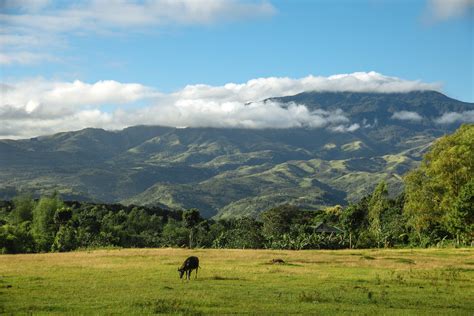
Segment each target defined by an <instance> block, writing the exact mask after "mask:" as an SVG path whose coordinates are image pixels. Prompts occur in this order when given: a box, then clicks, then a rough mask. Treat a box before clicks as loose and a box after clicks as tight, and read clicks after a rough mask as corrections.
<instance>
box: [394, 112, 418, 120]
mask: <svg viewBox="0 0 474 316" xmlns="http://www.w3.org/2000/svg"><path fill="white" fill-rule="evenodd" d="M392 119H395V120H402V121H413V122H419V121H421V120H423V117H422V116H421V115H420V114H418V113H416V112H412V111H399V112H395V113H393V115H392Z"/></svg>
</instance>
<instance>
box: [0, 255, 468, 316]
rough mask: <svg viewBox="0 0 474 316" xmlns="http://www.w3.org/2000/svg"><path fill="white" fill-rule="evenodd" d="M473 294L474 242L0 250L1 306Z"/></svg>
mask: <svg viewBox="0 0 474 316" xmlns="http://www.w3.org/2000/svg"><path fill="white" fill-rule="evenodd" d="M189 255H196V256H198V257H199V258H200V260H201V266H202V269H201V270H200V271H199V275H198V279H197V280H194V279H192V280H191V281H190V282H187V281H181V280H179V278H178V272H177V271H176V270H177V268H178V266H179V265H180V264H181V263H182V261H183V260H184V259H185V258H186V257H187V256H189ZM273 258H282V259H283V260H285V261H286V264H271V263H270V260H271V259H273ZM193 277H194V273H193ZM473 293H474V249H427V250H361V251H359V250H340V251H272V250H203V249H198V250H186V249H117V250H96V251H83V252H71V253H54V254H34V255H0V313H30V312H31V313H35V314H49V313H81V314H91V313H93V314H99V313H100V314H104V313H106V314H111V313H113V314H116V313H121V314H130V313H131V314H151V313H171V314H173V313H179V314H208V313H219V314H223V313H253V314H275V313H281V314H288V313H300V314H354V313H357V314H376V313H377V314H381V313H384V314H412V315H415V314H416V315H423V314H424V315H429V314H434V313H435V314H443V315H445V314H457V315H473V313H474V300H473V297H474V296H473Z"/></svg>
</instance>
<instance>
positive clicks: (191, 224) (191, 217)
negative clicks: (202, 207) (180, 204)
mask: <svg viewBox="0 0 474 316" xmlns="http://www.w3.org/2000/svg"><path fill="white" fill-rule="evenodd" d="M201 221H202V217H201V214H199V211H198V210H197V209H190V210H187V211H185V212H183V225H184V227H186V228H187V229H189V248H193V245H194V240H193V234H194V230H195V227H196V225H197V224H199V222H201Z"/></svg>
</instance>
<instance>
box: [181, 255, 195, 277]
mask: <svg viewBox="0 0 474 316" xmlns="http://www.w3.org/2000/svg"><path fill="white" fill-rule="evenodd" d="M194 269H196V274H195V275H194V278H195V279H196V278H197V275H198V269H199V259H198V257H194V256H191V257H189V258H188V259H186V260H184V262H183V265H182V266H181V268H179V269H178V271H179V278H180V279H182V278H183V275H184V273H185V272H186V276H185V279H186V278H187V279H188V280H189V279H190V278H191V272H192V271H193V270H194Z"/></svg>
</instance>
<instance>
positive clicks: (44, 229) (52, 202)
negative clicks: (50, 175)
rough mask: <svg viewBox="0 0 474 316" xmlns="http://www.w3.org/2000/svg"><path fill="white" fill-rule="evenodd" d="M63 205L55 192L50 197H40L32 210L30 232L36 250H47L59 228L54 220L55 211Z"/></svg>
mask: <svg viewBox="0 0 474 316" xmlns="http://www.w3.org/2000/svg"><path fill="white" fill-rule="evenodd" d="M62 207H63V202H62V201H61V200H60V199H59V196H58V195H57V194H55V195H54V196H52V197H42V198H41V199H40V200H39V201H38V204H37V205H36V207H35V208H34V210H33V223H32V232H33V237H34V239H35V241H36V244H37V245H38V250H40V251H49V250H50V249H51V245H52V244H53V242H54V237H55V236H56V232H57V230H58V228H59V225H58V223H56V222H55V221H54V215H55V214H56V211H57V210H59V209H60V208H62Z"/></svg>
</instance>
